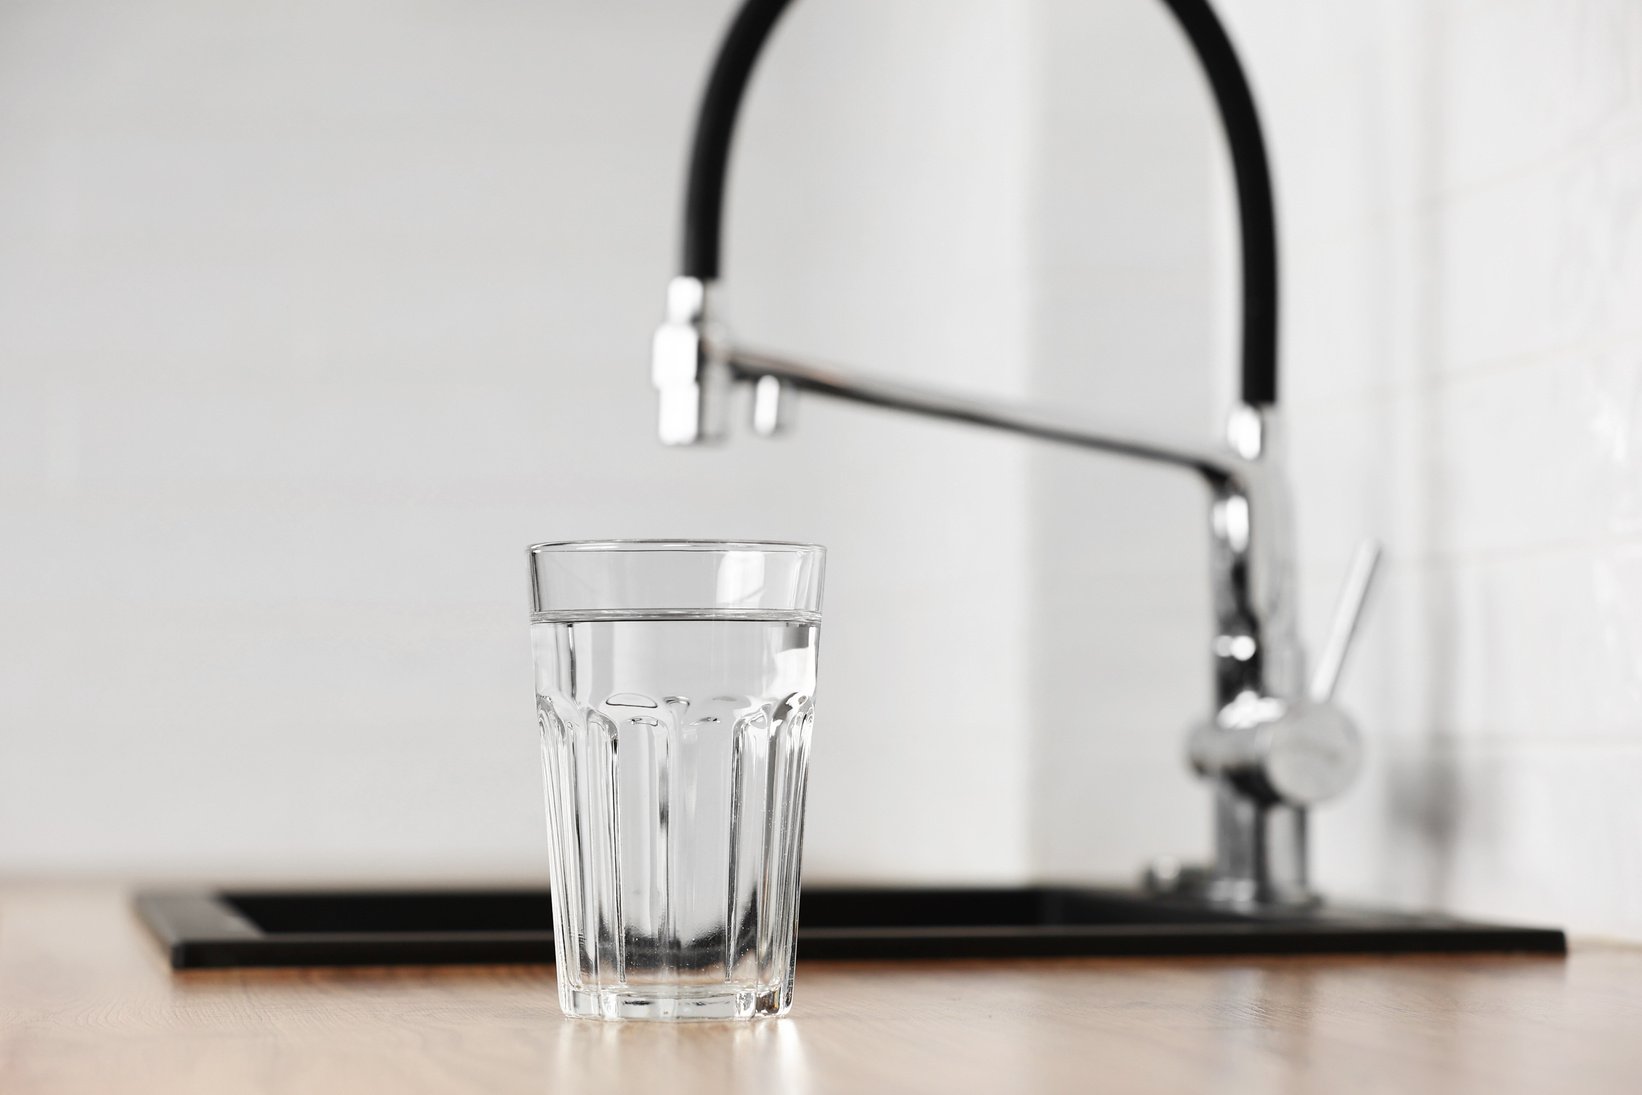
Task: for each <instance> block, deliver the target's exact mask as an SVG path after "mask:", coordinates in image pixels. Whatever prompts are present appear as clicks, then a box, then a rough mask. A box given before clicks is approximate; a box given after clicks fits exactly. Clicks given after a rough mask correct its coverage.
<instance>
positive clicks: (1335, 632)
mask: <svg viewBox="0 0 1642 1095" xmlns="http://www.w3.org/2000/svg"><path fill="white" fill-rule="evenodd" d="M1379 567H1380V544H1379V541H1377V540H1364V541H1363V542H1362V544H1360V545H1359V546H1358V548H1357V553H1356V554H1355V555H1353V556H1352V558H1351V567H1350V568H1349V569H1348V570H1347V571H1346V581H1345V586H1344V587H1343V588H1342V589H1341V590H1340V600H1339V602H1338V603H1337V604H1336V605H1335V606H1334V622H1333V623H1332V624H1331V625H1330V626H1329V629H1328V642H1326V643H1325V644H1323V650H1322V653H1321V654H1320V655H1319V656H1318V658H1317V668H1316V669H1315V670H1314V671H1313V672H1312V675H1311V699H1312V702H1314V703H1328V702H1329V701H1330V700H1332V699H1333V698H1334V688H1335V686H1336V685H1338V684H1339V683H1340V671H1341V669H1343V668H1344V667H1345V662H1346V655H1347V654H1349V653H1350V652H1351V640H1352V639H1353V638H1354V637H1355V636H1356V634H1357V625H1358V623H1359V622H1360V621H1361V620H1362V616H1363V606H1364V604H1366V603H1367V601H1368V592H1369V590H1370V589H1371V588H1373V585H1374V575H1375V573H1376V572H1377V571H1378V570H1379Z"/></svg>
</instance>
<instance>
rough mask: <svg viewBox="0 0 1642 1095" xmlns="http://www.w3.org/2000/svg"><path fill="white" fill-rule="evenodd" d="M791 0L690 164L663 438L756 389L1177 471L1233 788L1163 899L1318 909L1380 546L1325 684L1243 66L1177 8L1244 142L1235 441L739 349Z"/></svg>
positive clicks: (760, 21) (1239, 146) (1271, 249)
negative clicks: (1365, 606) (754, 100)
mask: <svg viewBox="0 0 1642 1095" xmlns="http://www.w3.org/2000/svg"><path fill="white" fill-rule="evenodd" d="M788 3H789V0H746V3H745V4H744V6H743V7H742V9H741V10H740V12H739V13H738V15H737V17H736V19H735V21H734V22H733V23H732V25H731V28H730V31H729V33H728V35H727V36H726V38H725V41H724V44H723V46H722V48H721V51H720V54H719V57H718V60H717V62H716V63H715V65H714V68H713V72H712V76H711V78H710V80H709V83H708V88H707V94H706V97H705V99H704V102H703V105H702V109H701V114H700V116H699V119H698V124H697V130H696V140H695V144H694V148H693V151H692V157H691V170H690V186H689V194H688V196H687V200H686V210H685V259H684V267H685V271H684V274H683V275H682V276H680V277H677V278H674V279H673V281H672V283H671V284H670V285H669V287H668V294H667V316H666V320H665V321H664V322H663V324H662V325H661V327H660V329H659V330H658V331H657V332H656V336H655V342H654V348H653V355H652V380H653V382H654V384H655V386H656V389H657V392H658V395H659V398H660V418H659V422H658V426H659V433H660V437H661V440H662V441H663V442H665V443H667V444H670V445H692V444H698V443H702V442H709V441H714V440H718V439H719V438H721V437H723V436H724V434H725V433H726V432H727V430H728V427H729V402H730V392H731V390H732V389H733V388H736V387H738V386H745V387H747V388H749V389H750V390H751V392H752V399H751V419H752V422H751V425H752V428H753V430H754V432H756V433H760V434H764V435H773V434H776V433H779V432H781V431H782V430H783V429H784V428H786V426H787V424H788V422H789V419H790V413H791V406H792V403H793V401H794V400H795V399H796V398H797V395H798V393H800V392H803V393H809V394H812V395H819V396H825V397H828V398H832V399H839V400H844V401H847V402H853V403H862V404H867V405H870V406H875V407H880V408H884V409H888V410H893V411H901V412H905V413H910V414H917V415H922V416H925V417H930V418H937V419H944V420H947V421H952V422H961V423H967V424H970V425H975V426H984V427H987V428H990V429H995V430H1002V431H1005V432H1008V433H1014V434H1019V435H1021V436H1025V437H1032V438H1036V439H1038V440H1042V441H1049V442H1053V443H1057V444H1064V445H1071V446H1074V447H1078V448H1083V449H1090V450H1094V451H1098V452H1105V453H1111V454H1113V455H1118V456H1126V457H1131V458H1135V459H1141V460H1149V461H1154V462H1160V463H1164V464H1170V465H1174V466H1176V467H1180V468H1184V469H1187V470H1190V471H1193V472H1195V473H1196V474H1197V475H1198V476H1199V477H1200V478H1201V479H1202V480H1203V482H1204V483H1205V484H1206V486H1207V488H1208V492H1209V502H1210V504H1209V532H1210V537H1211V543H1212V551H1211V553H1210V560H1211V564H1210V565H1211V574H1210V578H1211V586H1212V590H1213V609H1214V617H1215V627H1214V640H1213V665H1214V681H1215V705H1214V710H1213V711H1212V712H1211V713H1210V714H1209V715H1208V717H1207V718H1206V719H1205V720H1204V721H1203V723H1202V724H1201V725H1200V726H1199V727H1197V728H1196V729H1195V730H1194V731H1193V732H1192V734H1191V735H1190V739H1189V748H1188V756H1189V758H1190V762H1191V764H1192V766H1193V767H1194V768H1195V769H1196V770H1197V771H1198V773H1199V774H1201V775H1202V776H1204V777H1205V778H1207V779H1208V780H1210V781H1211V782H1212V784H1213V786H1214V793H1215V801H1216V806H1215V830H1214V858H1213V863H1212V865H1210V866H1209V867H1208V868H1207V869H1206V870H1196V871H1187V872H1179V871H1167V872H1162V871H1159V872H1154V873H1153V874H1152V876H1151V882H1152V884H1153V885H1154V886H1156V887H1157V888H1166V889H1171V890H1178V891H1191V892H1194V893H1198V894H1200V895H1202V896H1204V897H1207V898H1209V899H1211V900H1214V901H1219V902H1224V903H1229V904H1256V903H1258V904H1306V903H1310V902H1312V901H1314V900H1316V895H1315V893H1314V892H1313V890H1312V888H1311V885H1310V880H1309V877H1308V872H1307V866H1308V864H1307V849H1306V823H1307V816H1308V811H1309V809H1310V808H1311V807H1312V806H1313V805H1315V804H1317V803H1318V802H1321V801H1324V800H1326V799H1328V798H1331V797H1333V796H1335V795H1337V794H1339V793H1340V792H1341V791H1343V790H1344V789H1345V788H1346V786H1347V785H1349V783H1350V782H1351V779H1352V777H1353V776H1354V774H1355V773H1356V770H1357V768H1358V766H1359V761H1360V746H1359V744H1358V741H1359V739H1358V735H1357V732H1356V730H1355V728H1354V727H1353V726H1352V724H1351V722H1350V721H1349V720H1348V719H1347V718H1346V717H1345V715H1344V714H1343V713H1342V712H1340V711H1339V709H1338V708H1336V707H1335V706H1334V705H1333V702H1332V693H1333V690H1334V684H1335V682H1336V680H1337V679H1338V675H1339V668H1340V664H1341V662H1342V661H1343V660H1344V656H1345V651H1346V649H1347V647H1348V645H1349V642H1350V638H1351V635H1352V634H1353V632H1354V631H1355V624H1356V618H1357V613H1358V611H1359V610H1360V609H1361V606H1362V600H1363V595H1364V594H1366V591H1367V588H1368V583H1369V579H1370V578H1371V576H1372V574H1373V569H1374V561H1375V559H1376V558H1377V556H1376V555H1375V554H1374V553H1369V554H1368V555H1365V556H1362V557H1360V558H1359V562H1358V565H1357V566H1356V568H1355V569H1354V572H1353V581H1352V582H1351V583H1350V584H1349V585H1348V596H1347V597H1346V598H1345V599H1344V601H1343V603H1342V610H1341V612H1340V613H1339V614H1338V615H1337V618H1336V626H1335V635H1334V638H1333V639H1332V640H1331V642H1330V645H1329V648H1328V650H1327V653H1326V656H1325V657H1324V658H1323V659H1322V660H1321V662H1320V665H1321V666H1322V667H1323V671H1322V672H1320V673H1319V675H1318V677H1317V678H1316V679H1314V680H1312V681H1310V682H1308V681H1307V679H1306V659H1305V654H1304V651H1303V649H1302V647H1301V644H1300V641H1299V637H1298V633H1297V627H1296V611H1295V552H1294V531H1293V522H1292V515H1291V511H1290V493H1289V485H1288V481H1287V478H1286V476H1285V474H1284V467H1283V461H1282V445H1281V441H1282V438H1281V430H1280V423H1279V422H1278V420H1277V411H1276V242H1275V227H1274V217H1273V214H1272V209H1271V194H1270V184H1269V179H1268V177H1267V169H1266V162H1265V153H1264V147H1263V144H1262V143H1261V138H1260V133H1259V125H1258V121H1257V119H1256V117H1255V114H1254V107H1253V101H1252V98H1251V97H1250V95H1249V92H1248V87H1247V84H1246V82H1245V81H1244V79H1243V74H1242V70H1241V67H1240V65H1239V64H1238V62H1237V58H1236V54H1235V52H1234V51H1233V50H1232V47H1231V44H1230V41H1229V40H1228V39H1227V38H1226V36H1225V33H1224V31H1223V29H1222V28H1221V27H1220V24H1219V22H1218V21H1217V20H1216V19H1215V17H1214V14H1213V12H1212V10H1211V9H1210V8H1209V6H1208V3H1207V0H1164V3H1165V4H1166V5H1167V6H1168V7H1169V8H1170V10H1171V11H1172V12H1173V13H1174V15H1175V16H1176V17H1177V19H1178V20H1179V21H1180V24H1181V26H1182V29H1183V30H1184V31H1185V33H1186V36H1187V38H1188V39H1189V41H1190V42H1191V44H1192V46H1193V47H1194V49H1195V50H1196V52H1197V55H1198V58H1199V60H1200V61H1202V62H1203V65H1204V68H1205V72H1206V74H1207V75H1208V77H1209V82H1210V86H1211V88H1212V90H1213V91H1214V93H1215V99H1216V105H1217V106H1218V107H1219V108H1220V112H1221V117H1222V121H1223V122H1224V123H1225V126H1226V130H1227V133H1228V135H1229V137H1230V138H1231V147H1232V152H1233V166H1234V169H1235V170H1234V174H1235V177H1236V180H1237V183H1238V198H1239V214H1240V223H1241V226H1242V243H1243V260H1244V261H1243V290H1244V301H1243V304H1244V308H1243V314H1244V331H1243V373H1242V382H1243V383H1242V389H1243V390H1242V399H1241V401H1240V402H1239V403H1238V405H1237V406H1236V407H1235V408H1234V409H1233V411H1232V413H1231V415H1230V417H1229V420H1228V423H1227V429H1226V435H1225V437H1224V438H1223V439H1220V440H1218V441H1203V442H1198V441H1196V440H1193V439H1188V438H1179V437H1173V436H1167V435H1163V434H1157V433H1148V432H1142V431H1135V430H1128V429H1123V428H1120V427H1118V426H1115V425H1111V424H1107V423H1102V422H1100V421H1098V420H1096V419H1094V418H1092V417H1083V416H1078V417H1069V416H1067V415H1064V414H1062V413H1059V412H1056V411H1052V410H1049V409H1047V408H1041V407H1034V406H1031V405H1029V404H1024V403H1010V402H1003V401H998V400H990V399H989V400H980V399H975V398H970V397H966V396H962V395H957V394H953V393H949V392H943V391H937V390H934V389H930V388H925V387H921V386H916V385H908V384H900V383H891V382H887V381H882V380H876V379H871V378H868V377H864V376H859V375H853V374H850V373H846V372H841V371H838V370H835V369H831V368H828V367H825V366H820V365H815V364H810V363H805V362H800V361H796V360H792V359H789V358H785V357H780V356H775V355H771V354H767V353H762V352H758V351H755V350H752V349H749V348H747V347H744V346H740V345H738V344H737V343H736V342H735V341H734V340H733V339H731V338H730V337H729V336H728V335H727V334H726V333H725V331H724V330H723V328H722V327H721V326H719V325H718V324H717V322H716V317H715V316H714V315H713V308H712V294H713V287H714V282H715V280H716V278H717V275H718V250H719V239H718V237H719V231H720V220H721V216H722V204H723V181H724V172H725V166H726V160H727V158H728V153H729V144H730V135H731V132H732V131H733V125H734V120H735V114H736V110H737V108H738V106H739V103H740V99H741V97H742V94H743V92H744V90H745V87H746V84H747V81H748V78H749V76H750V73H751V70H752V66H753V62H754V61H755V60H756V58H757V55H758V51H759V50H760V48H761V47H762V45H763V43H764V41H765V40H766V39H767V37H768V35H769V33H770V31H771V29H772V28H773V27H774V25H775V22H776V20H777V19H778V18H779V16H780V14H781V13H782V11H783V10H785V8H786V7H787V5H788Z"/></svg>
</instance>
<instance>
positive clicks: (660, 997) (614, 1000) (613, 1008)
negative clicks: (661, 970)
mask: <svg viewBox="0 0 1642 1095" xmlns="http://www.w3.org/2000/svg"><path fill="white" fill-rule="evenodd" d="M559 1006H560V1007H562V1008H563V1009H564V1013H565V1014H566V1015H568V1016H570V1017H571V1018H573V1019H668V1020H679V1019H702V1020H708V1019H772V1018H775V1017H776V1016H778V1015H784V1014H786V1012H787V1009H788V1008H790V1007H791V1006H792V991H791V989H790V987H785V986H774V985H771V986H760V987H755V986H735V985H722V986H713V987H710V988H709V987H704V986H700V985H679V986H649V987H646V988H642V989H639V988H606V989H577V988H568V987H561V988H560V989H559Z"/></svg>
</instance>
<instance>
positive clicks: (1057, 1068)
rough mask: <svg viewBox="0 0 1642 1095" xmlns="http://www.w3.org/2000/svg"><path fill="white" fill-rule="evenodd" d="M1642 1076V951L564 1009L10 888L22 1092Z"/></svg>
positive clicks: (1080, 968)
mask: <svg viewBox="0 0 1642 1095" xmlns="http://www.w3.org/2000/svg"><path fill="white" fill-rule="evenodd" d="M601 1091H610V1092H632V1093H651V1092H656V1093H669V1095H690V1093H695V1092H711V1093H713V1095H727V1093H731V1092H742V1091H746V1092H759V1093H760V1095H778V1093H787V1092H793V1093H804V1092H834V1091H836V1092H877V1091H907V1092H942V1093H951V1092H1006V1091H1021V1092H1055V1091H1079V1092H1092V1091H1112V1092H1171V1093H1175V1092H1283V1093H1292V1092H1308V1091H1318V1092H1341V1093H1352V1092H1399V1093H1403V1092H1415V1091H1441V1092H1488V1093H1490V1095H1499V1093H1509V1092H1551V1091H1579V1092H1624V1093H1626V1095H1635V1093H1637V1092H1642V951H1639V950H1636V949H1628V948H1623V947H1614V946H1609V947H1599V946H1589V947H1578V948H1576V949H1575V953H1574V954H1573V956H1572V957H1571V958H1569V959H1568V960H1567V961H1563V960H1561V959H1547V958H1543V957H1509V956H1495V957H1448V958H1419V957H1408V958H1391V959H1385V958H1315V957H1312V958H1263V959H1247V958H1242V959H1223V960H1222V959H1170V960H1159V959H1145V960H1112V959H1076V960H1053V961H1009V962H1001V961H1000V962H964V963H942V964H936V963H917V964H866V963H858V964H847V965H846V964H840V963H819V962H817V963H808V964H801V965H800V967H799V975H798V990H797V1004H796V1006H795V1008H794V1012H793V1015H792V1016H791V1017H790V1018H787V1019H782V1020H777V1021H773V1022H761V1023H751V1024H728V1023H711V1024H674V1025H668V1024H636V1023H630V1024H603V1023H596V1022H587V1021H579V1022H572V1021H569V1020H565V1019H563V1018H561V1017H560V1016H559V1013H558V1005H557V1003H556V1001H555V999H554V994H553V972H552V969H551V968H550V967H545V966H542V967H510V968H499V967H495V968H445V969H398V970H384V969H375V970H293V971H257V972H236V971H220V972H219V971H209V972H193V973H186V974H173V973H171V972H170V971H169V970H168V969H167V968H166V967H165V964H164V962H163V961H162V959H161V956H160V953H159V951H158V949H157V948H156V947H155V946H154V945H153V944H152V943H151V942H150V940H149V939H148V938H147V936H146V935H145V934H144V933H143V931H142V928H141V927H140V925H139V924H137V922H136V921H135V920H134V918H133V917H132V915H131V913H130V910H129V901H128V899H127V897H126V895H124V894H123V893H121V892H119V891H118V890H115V889H111V888H80V889H71V888H39V887H35V888H12V889H9V890H3V891H0V1093H4V1095H35V1093H39V1092H52V1093H57V1092H72V1093H76V1095H77V1093H80V1092H87V1093H118V1092H142V1093H148V1092H155V1093H159V1092H164V1093H166V1095H182V1093H189V1092H210V1093H212V1095H232V1093H235V1092H302V1093H304V1095H321V1093H328V1092H359V1093H371V1092H393V1093H404V1095H413V1093H422V1092H484V1093H487V1095H506V1093H512V1092H530V1093H532V1095H549V1093H556V1092H565V1093H571V1092H574V1093H578V1095H580V1093H587V1092H601Z"/></svg>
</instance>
